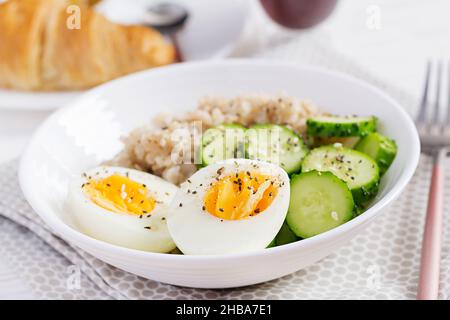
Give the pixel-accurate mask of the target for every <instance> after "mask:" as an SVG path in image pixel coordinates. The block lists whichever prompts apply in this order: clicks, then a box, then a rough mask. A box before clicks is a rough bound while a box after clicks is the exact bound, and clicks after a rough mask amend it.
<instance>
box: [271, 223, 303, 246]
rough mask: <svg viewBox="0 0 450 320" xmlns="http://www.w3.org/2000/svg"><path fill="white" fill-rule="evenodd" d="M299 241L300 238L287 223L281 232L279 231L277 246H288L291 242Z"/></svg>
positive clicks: (276, 238)
mask: <svg viewBox="0 0 450 320" xmlns="http://www.w3.org/2000/svg"><path fill="white" fill-rule="evenodd" d="M297 240H298V237H297V236H296V235H295V233H294V232H293V231H292V230H291V229H290V228H289V226H288V225H287V223H286V221H285V222H284V223H283V225H282V226H281V229H280V231H278V234H277V236H276V237H275V245H277V246H282V245H283V244H288V243H291V242H295V241H297Z"/></svg>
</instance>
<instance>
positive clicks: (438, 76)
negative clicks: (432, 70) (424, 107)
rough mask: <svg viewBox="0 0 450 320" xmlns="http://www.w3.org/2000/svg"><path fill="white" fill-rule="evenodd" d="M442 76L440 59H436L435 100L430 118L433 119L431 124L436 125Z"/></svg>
mask: <svg viewBox="0 0 450 320" xmlns="http://www.w3.org/2000/svg"><path fill="white" fill-rule="evenodd" d="M441 78H442V61H440V60H439V61H438V63H437V66H436V100H435V102H434V110H433V116H432V118H431V119H433V122H432V124H431V125H436V124H438V123H439V109H440V108H439V105H440V97H441V80H442V79H441Z"/></svg>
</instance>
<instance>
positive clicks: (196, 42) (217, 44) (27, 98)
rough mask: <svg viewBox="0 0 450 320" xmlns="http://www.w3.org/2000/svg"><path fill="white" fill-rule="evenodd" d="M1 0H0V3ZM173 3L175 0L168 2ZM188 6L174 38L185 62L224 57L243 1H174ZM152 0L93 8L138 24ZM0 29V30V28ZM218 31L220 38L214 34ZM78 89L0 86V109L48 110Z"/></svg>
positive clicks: (110, 1)
mask: <svg viewBox="0 0 450 320" xmlns="http://www.w3.org/2000/svg"><path fill="white" fill-rule="evenodd" d="M1 2H3V1H0V3H1ZM172 2H176V1H172ZM178 2H182V5H183V6H185V7H186V8H188V10H189V12H190V13H191V18H190V19H189V20H188V21H187V23H186V25H185V26H184V28H183V30H181V31H180V33H179V36H178V41H179V43H180V47H181V48H182V49H183V56H184V58H185V60H186V61H193V60H204V59H215V58H222V57H225V56H227V55H228V54H229V53H230V51H231V50H232V48H233V45H234V44H235V42H236V41H237V40H238V38H239V36H240V35H241V33H242V30H243V28H244V26H245V22H246V16H247V11H248V4H247V2H246V1H241V0H232V1H221V2H220V3H218V4H216V5H214V7H211V6H210V4H209V1H208V0H190V1H182V0H181V1H178ZM149 4H154V1H153V0H136V1H130V2H127V3H126V4H125V3H124V1H121V0H103V1H102V2H101V3H100V4H99V5H98V6H97V7H96V10H97V11H98V12H100V13H102V14H104V15H105V16H106V17H108V18H109V19H110V20H111V21H114V22H117V23H122V24H138V23H139V22H140V21H141V15H142V13H143V12H144V10H145V8H146V6H148V5H149ZM0 32H1V31H0ZM217 34H220V35H221V36H220V37H217V36H216V35H217ZM82 93H83V92H81V91H67V92H62V91H61V92H58V91H53V92H27V91H18V90H6V89H2V88H0V110H2V109H4V110H24V111H26V110H29V111H39V112H41V111H42V112H45V111H47V112H48V111H51V110H54V109H57V108H59V107H62V106H64V105H65V104H67V103H69V102H70V101H72V100H73V99H74V98H77V97H79V96H80V95H81V94H82Z"/></svg>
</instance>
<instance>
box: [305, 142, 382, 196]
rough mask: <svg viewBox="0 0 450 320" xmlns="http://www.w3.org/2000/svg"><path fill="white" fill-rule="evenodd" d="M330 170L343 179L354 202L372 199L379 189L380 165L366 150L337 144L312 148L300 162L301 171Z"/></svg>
mask: <svg viewBox="0 0 450 320" xmlns="http://www.w3.org/2000/svg"><path fill="white" fill-rule="evenodd" d="M311 170H318V171H330V172H332V173H333V174H335V175H336V176H337V177H338V178H340V179H342V180H343V181H345V182H346V183H347V185H348V187H349V188H350V190H351V191H352V194H353V198H354V199H355V202H356V203H357V204H362V203H365V202H367V201H369V200H370V199H372V198H373V197H374V196H375V195H376V194H377V192H378V186H379V182H380V173H379V168H378V165H377V163H376V162H375V160H373V159H372V158H371V157H369V156H368V155H366V154H365V153H362V152H359V151H356V150H352V149H348V148H344V147H342V146H340V144H335V145H332V146H324V147H319V148H316V149H313V150H311V152H310V153H309V154H308V155H307V156H306V158H305V159H304V160H303V163H302V172H308V171H311Z"/></svg>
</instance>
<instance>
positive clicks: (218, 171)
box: [167, 159, 290, 255]
mask: <svg viewBox="0 0 450 320" xmlns="http://www.w3.org/2000/svg"><path fill="white" fill-rule="evenodd" d="M289 193H290V186H289V178H288V175H287V174H286V172H285V171H284V170H283V169H281V168H280V167H278V166H277V165H274V164H270V163H266V162H261V161H256V160H248V159H229V160H225V161H222V162H218V163H215V164H212V165H209V166H207V167H204V168H202V169H200V170H199V171H197V172H196V173H194V175H192V176H191V177H190V178H189V179H188V180H187V181H186V182H184V183H183V184H182V185H181V187H180V189H179V190H178V192H177V194H176V196H175V198H174V201H173V202H172V205H171V207H170V211H169V214H168V216H167V222H168V227H169V232H170V234H171V236H172V239H173V240H174V241H175V243H176V245H177V247H178V248H179V249H180V250H181V251H182V252H183V253H184V254H194V255H216V254H218V255H219V254H233V253H244V252H250V251H255V250H258V249H264V248H266V247H267V246H268V245H269V243H270V242H271V241H272V240H273V239H274V238H275V236H276V234H277V232H278V231H279V230H280V228H281V225H282V224H283V221H284V219H285V217H286V213H287V210H288V206H289Z"/></svg>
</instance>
